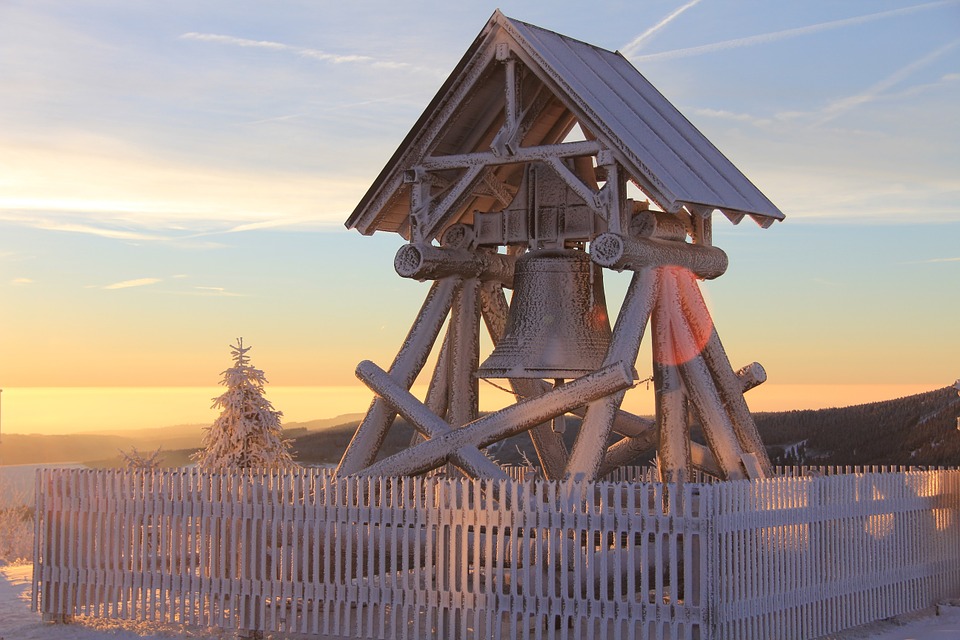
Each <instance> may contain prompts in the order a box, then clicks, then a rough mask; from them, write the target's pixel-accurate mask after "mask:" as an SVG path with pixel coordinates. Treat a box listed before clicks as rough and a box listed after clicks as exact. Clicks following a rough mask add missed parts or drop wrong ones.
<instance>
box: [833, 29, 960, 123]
mask: <svg viewBox="0 0 960 640" xmlns="http://www.w3.org/2000/svg"><path fill="white" fill-rule="evenodd" d="M958 44H960V40H954V41H953V42H950V43H948V44H946V45H944V46H942V47H940V48H939V49H936V50H935V51H931V52H930V53H928V54H927V55H925V56H923V57H922V58H920V59H919V60H915V61H914V62H911V63H910V64H908V65H907V66H905V67H903V68H901V69H898V70H897V71H895V72H894V73H892V74H890V75H889V76H887V77H886V78H884V79H883V80H881V81H880V82H878V83H876V84H875V85H873V86H872V87H870V88H869V89H867V90H866V91H864V92H863V93H860V94H857V95H855V96H849V97H847V98H844V99H843V100H837V101H836V102H834V103H832V104H831V105H829V106H828V107H827V108H826V109H824V117H823V118H821V119H820V120H818V121H817V123H816V124H818V125H820V124H823V123H824V122H828V121H830V120H833V119H834V118H836V117H838V116H840V115H842V114H844V113H846V112H847V111H849V110H850V109H853V108H855V107H858V106H860V105H862V104H866V103H867V102H872V101H873V100H876V98H877V96H879V95H881V94H882V93H883V92H884V91H886V90H887V89H889V88H890V87H892V86H894V85H896V84H899V83H900V82H903V81H904V80H906V79H907V78H909V77H910V76H912V75H913V74H914V73H916V72H917V71H919V70H920V69H922V68H923V67H925V66H927V65H928V64H930V63H931V62H933V61H934V60H936V59H937V58H940V57H942V56H943V55H944V54H945V53H947V52H948V51H950V50H951V49H953V48H954V47H956V46H957V45H958Z"/></svg>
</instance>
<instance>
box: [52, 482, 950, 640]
mask: <svg viewBox="0 0 960 640" xmlns="http://www.w3.org/2000/svg"><path fill="white" fill-rule="evenodd" d="M36 524H37V543H36V544H37V556H36V557H37V562H36V565H35V567H36V568H35V576H34V581H35V585H34V594H35V606H37V607H38V608H39V609H40V610H41V611H42V612H44V613H45V614H47V615H49V616H52V617H55V618H56V617H62V616H70V615H75V614H86V615H96V616H104V617H111V618H134V619H145V620H155V621H158V622H181V623H186V624H191V625H206V626H217V627H224V628H242V629H260V630H264V631H280V632H299V633H307V634H323V635H332V636H344V637H358V638H393V637H398V638H421V637H436V638H517V637H535V638H577V637H589V635H595V636H596V637H625V638H640V637H643V638H646V637H652V638H670V639H672V638H677V639H680V638H683V639H695V638H696V639H700V640H709V639H712V638H717V639H720V638H738V639H739V638H746V639H749V638H772V637H777V638H810V637H817V636H819V635H823V634H827V633H831V632H833V631H836V630H839V629H843V628H846V627H850V626H853V625H856V624H861V623H863V622H868V621H870V620H876V619H879V618H883V617H887V616H890V615H895V614H899V613H904V612H908V611H911V610H916V609H920V608H923V607H927V606H930V605H932V604H934V603H935V602H936V601H937V600H938V599H941V598H946V597H956V596H957V595H960V471H928V472H905V473H890V474H860V475H837V476H831V475H828V473H824V475H814V476H805V477H792V478H791V477H783V478H774V479H771V480H763V481H741V482H725V483H716V484H687V485H686V486H683V487H678V486H674V485H662V484H659V483H626V482H621V483H595V484H578V485H564V484H561V483H547V482H515V481H504V482H499V481H496V482H494V481H474V480H468V479H456V480H454V479H447V478H443V477H432V478H400V479H386V478H376V479H347V480H343V479H341V480H338V481H336V482H334V479H333V478H332V477H331V475H330V473H329V472H322V471H312V470H301V471H296V472H284V473H276V474H253V473H244V474H236V475H229V474H227V475H211V474H203V473H200V472H197V471H192V470H176V471H171V470H167V471H159V472H153V473H150V472H131V471H83V470H47V471H43V472H40V473H39V474H38V508H37V521H36Z"/></svg>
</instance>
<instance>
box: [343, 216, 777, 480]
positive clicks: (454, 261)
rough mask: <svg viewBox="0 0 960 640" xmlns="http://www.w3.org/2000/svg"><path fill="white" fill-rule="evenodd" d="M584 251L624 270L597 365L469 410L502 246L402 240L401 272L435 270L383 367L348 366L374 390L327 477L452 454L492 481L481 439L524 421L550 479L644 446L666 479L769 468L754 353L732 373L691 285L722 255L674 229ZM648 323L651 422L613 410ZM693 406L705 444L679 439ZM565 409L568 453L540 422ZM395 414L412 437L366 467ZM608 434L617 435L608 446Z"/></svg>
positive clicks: (711, 272) (715, 271) (493, 438)
mask: <svg viewBox="0 0 960 640" xmlns="http://www.w3.org/2000/svg"><path fill="white" fill-rule="evenodd" d="M491 256H493V257H491ZM591 256H592V259H593V260H594V262H597V263H598V264H600V265H601V266H605V267H610V268H615V269H626V270H631V271H634V275H633V278H632V280H631V283H630V285H629V288H628V290H627V294H626V297H625V299H624V302H623V305H622V307H621V309H620V313H619V315H618V317H617V321H616V324H615V326H614V328H613V334H612V337H611V341H610V346H609V349H608V352H607V354H606V357H605V360H604V363H603V366H602V367H601V368H600V369H598V370H597V371H595V372H593V373H590V374H588V375H585V376H583V377H581V378H577V379H576V380H572V381H569V382H567V383H566V384H563V385H560V386H558V387H556V388H554V387H552V385H550V384H549V383H548V382H546V381H543V380H523V379H520V380H511V381H510V384H511V385H512V386H513V390H514V392H515V393H516V395H517V396H518V397H519V398H521V399H520V400H519V401H518V402H517V403H516V404H514V405H511V406H508V407H506V408H504V409H501V410H500V411H498V412H496V413H493V414H490V415H488V416H485V417H482V418H480V417H478V414H479V412H478V406H477V397H478V389H477V378H476V376H475V375H474V374H475V372H476V369H477V365H478V359H479V354H478V349H479V334H478V332H479V319H480V318H481V317H482V318H483V320H484V322H485V324H486V325H487V329H488V332H489V334H490V336H491V339H492V341H493V343H494V345H496V343H497V342H498V341H499V340H500V339H501V338H502V336H503V332H504V326H505V324H506V318H507V313H508V311H509V307H508V304H507V301H506V298H505V296H504V294H503V290H502V285H503V283H505V282H508V281H509V279H510V273H509V271H510V269H509V267H510V266H511V265H512V256H510V257H504V255H503V254H490V253H486V252H483V251H478V252H477V253H475V254H472V253H470V252H469V251H468V250H466V249H465V248H464V247H462V246H460V247H454V248H451V249H450V250H445V249H443V248H430V249H426V250H423V251H420V250H419V249H418V250H417V251H414V250H412V249H404V250H401V254H398V259H399V258H401V257H402V258H403V261H402V264H401V265H399V266H398V268H397V270H398V272H401V273H402V272H404V270H406V271H409V272H410V273H415V274H419V276H420V277H423V276H424V274H429V277H433V278H436V280H435V282H434V284H433V286H432V287H431V290H430V293H429V294H428V296H427V299H426V300H425V302H424V304H423V307H422V308H421V310H420V313H419V315H418V316H417V320H416V321H415V323H414V325H413V327H411V329H410V332H409V334H408V336H407V339H406V341H405V342H404V345H403V347H402V348H401V350H400V352H399V353H398V354H397V356H396V358H395V359H394V362H393V364H392V366H391V367H390V370H389V372H386V371H383V370H382V369H380V368H379V367H377V366H376V365H375V364H373V363H371V362H362V363H361V364H360V365H359V366H358V367H357V375H358V377H360V378H361V379H362V380H363V381H364V383H365V384H367V385H368V386H369V387H370V388H371V389H372V390H373V391H374V393H375V394H376V397H375V399H374V401H373V403H372V404H371V406H370V410H369V411H368V412H367V415H366V417H365V418H364V420H363V422H361V424H360V426H359V427H358V429H357V432H356V434H355V435H354V438H353V440H352V441H351V443H350V445H349V446H348V447H347V450H346V452H345V453H344V456H343V458H342V459H341V462H340V465H339V467H338V469H337V475H340V476H344V475H351V474H357V473H363V474H377V475H409V474H416V473H422V472H424V471H427V470H430V469H433V468H436V467H439V466H441V465H443V464H445V463H447V462H449V463H451V464H453V465H454V466H456V467H458V468H459V469H461V470H462V471H463V472H464V473H465V474H467V475H469V476H473V477H492V478H503V477H506V474H505V473H504V471H503V470H502V469H501V468H500V467H499V466H498V465H497V464H496V463H494V462H493V461H492V460H490V459H489V458H487V456H486V455H485V454H484V453H483V452H482V451H481V449H482V448H484V447H486V446H488V445H490V444H492V443H494V442H497V441H499V440H502V439H504V438H507V437H510V436H512V435H515V434H517V433H521V432H523V431H529V432H530V434H531V438H532V440H533V442H534V445H535V448H536V450H537V454H538V457H539V458H540V462H541V465H542V467H543V471H544V475H545V477H547V478H551V479H561V478H567V479H587V480H592V479H596V478H598V477H600V476H602V475H603V474H605V473H607V472H608V471H610V470H611V469H613V468H615V467H617V466H620V465H623V464H628V463H630V462H632V461H633V460H634V459H635V458H636V457H637V456H638V455H640V454H643V453H646V452H648V451H649V450H650V449H651V448H653V447H655V446H658V448H659V455H660V468H661V475H662V479H663V480H665V481H683V480H685V479H687V478H689V477H690V472H691V471H692V469H693V468H694V467H699V468H701V469H705V470H708V471H710V472H712V473H715V474H717V475H720V476H721V477H725V478H729V479H736V478H744V477H757V476H766V475H768V474H769V473H770V462H769V460H768V458H767V456H766V453H765V450H764V448H763V444H762V442H761V441H760V437H759V435H758V433H757V429H756V426H755V424H754V422H753V419H752V417H751V416H750V412H749V410H748V408H747V405H746V403H745V401H744V399H743V393H744V392H745V391H746V390H747V389H749V388H751V387H752V386H755V385H756V384H758V383H759V382H762V381H763V379H764V378H765V374H764V373H763V370H762V367H760V366H759V365H756V364H755V363H754V364H753V365H751V366H749V367H745V368H744V369H742V370H741V371H740V372H738V373H737V372H734V371H733V369H732V368H731V366H730V363H729V360H728V359H727V355H726V353H725V351H724V349H723V345H722V344H721V342H720V338H719V336H718V334H717V332H716V329H715V328H714V326H713V322H712V320H711V318H710V315H709V312H708V311H707V307H706V304H705V303H704V300H703V296H702V294H701V292H700V289H699V286H698V285H697V283H696V279H697V278H698V277H705V278H713V277H716V276H718V275H719V274H721V273H723V271H724V270H725V269H726V255H725V254H724V253H723V252H722V251H720V250H719V249H716V248H715V247H711V246H706V245H691V244H687V243H686V242H683V241H682V240H678V239H662V238H631V237H626V236H621V235H618V234H612V233H608V234H603V235H601V236H599V237H598V238H597V239H595V241H594V242H593V243H592V244H591ZM448 315H449V316H450V318H451V319H450V323H449V326H448V328H447V332H446V335H445V337H444V340H443V343H442V346H441V349H440V355H439V359H438V361H437V365H436V368H435V369H434V371H433V375H432V377H431V382H430V387H429V391H428V393H427V397H426V399H425V401H424V402H420V401H419V400H417V399H416V398H415V397H414V396H413V395H411V394H410V392H409V388H410V386H411V385H412V384H413V381H414V380H415V379H416V377H417V375H418V374H419V372H420V370H421V369H422V367H423V366H424V364H425V362H426V360H427V358H428V356H429V354H430V351H431V349H432V348H433V346H434V344H435V342H436V340H437V338H438V336H439V334H440V331H441V329H442V326H443V323H444V322H445V319H446V317H447V316H448ZM648 324H650V326H651V333H652V334H653V335H652V340H653V357H654V364H653V367H654V387H655V390H656V411H657V417H656V420H655V421H650V420H647V419H644V418H640V417H638V416H634V415H632V414H630V413H627V412H625V411H623V410H621V409H620V405H621V402H622V400H623V396H624V392H625V390H626V389H627V388H628V387H629V386H630V385H631V384H632V372H633V364H634V363H635V362H636V359H637V355H638V352H639V348H640V343H641V341H642V339H643V337H644V333H645V330H646V327H647V325H648ZM690 409H692V412H693V413H694V414H695V415H696V416H697V418H699V422H700V424H701V425H702V427H703V432H704V436H705V438H706V440H707V446H703V445H699V444H697V443H694V442H691V440H690V433H689V420H688V416H689V414H690ZM568 412H571V413H575V414H577V415H579V416H581V417H582V423H581V426H580V430H579V432H578V434H577V437H576V440H575V442H574V445H573V447H572V449H571V450H570V451H569V452H568V451H567V448H566V446H565V445H564V443H563V440H562V439H561V437H560V435H559V434H558V433H556V432H555V431H554V429H553V428H552V427H551V424H550V421H551V420H552V419H554V418H556V417H557V416H562V415H563V414H565V413H568ZM397 413H399V414H400V415H402V416H403V417H404V418H405V419H406V420H407V421H408V422H410V424H412V425H413V426H414V427H415V429H416V430H417V432H418V433H419V437H418V438H416V440H415V441H414V442H412V443H411V446H410V447H409V448H408V449H406V450H404V451H401V452H399V453H397V454H395V455H393V456H390V457H388V458H386V459H383V460H381V461H379V462H376V463H375V462H374V460H375V458H376V456H377V453H378V452H379V450H380V447H381V445H382V443H383V440H384V437H385V436H386V433H387V431H388V429H389V428H390V426H391V424H392V423H393V421H394V419H395V417H396V415H397ZM611 431H614V432H617V433H619V434H621V435H622V436H624V437H623V439H622V440H620V441H619V442H617V443H616V444H614V445H612V446H611V447H609V448H607V446H606V443H607V441H608V438H609V436H610V433H611ZM421 437H422V438H424V439H425V441H423V442H420V441H419V440H420V438H421Z"/></svg>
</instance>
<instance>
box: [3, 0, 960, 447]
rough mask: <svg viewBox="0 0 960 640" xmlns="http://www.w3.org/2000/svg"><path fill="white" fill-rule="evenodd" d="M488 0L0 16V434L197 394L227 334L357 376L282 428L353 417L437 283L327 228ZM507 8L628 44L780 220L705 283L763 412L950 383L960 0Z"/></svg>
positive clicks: (296, 378)
mask: <svg viewBox="0 0 960 640" xmlns="http://www.w3.org/2000/svg"><path fill="white" fill-rule="evenodd" d="M495 8H498V6H497V5H495V4H484V3H453V2H449V3H437V2H404V3H394V2H363V1H358V2H350V3H333V2H325V1H312V2H307V1H285V2H272V3H263V2H252V1H244V0H240V1H230V2H226V1H217V0H213V1H209V2H203V3H197V2H192V1H191V2H186V1H183V0H170V1H169V2H163V3H153V2H141V1H134V2H131V1H129V0H122V1H121V0H72V1H70V2H66V1H63V0H61V1H47V0H3V1H2V2H0V78H2V82H0V388H3V389H4V393H3V394H2V400H3V419H4V423H3V428H4V429H5V430H7V431H16V430H18V428H19V429H20V430H23V429H26V428H27V427H26V425H27V424H28V423H30V419H31V418H30V416H31V415H32V414H33V413H34V412H35V410H36V409H37V407H39V406H40V405H37V404H32V405H31V404H30V403H29V402H26V400H24V402H26V404H23V405H21V406H20V408H19V409H18V408H17V405H18V402H17V401H18V398H20V399H24V398H26V396H25V395H23V394H24V393H25V392H26V390H29V389H33V390H34V391H33V393H36V391H35V390H36V389H38V388H62V387H73V388H77V387H81V388H100V392H101V395H100V396H97V397H98V398H100V399H99V400H98V401H97V402H98V403H99V404H98V406H99V407H100V408H99V409H91V411H94V412H95V413H97V412H99V413H100V414H107V413H110V407H111V400H110V397H111V396H110V395H109V393H108V392H107V391H105V390H109V389H116V388H119V387H125V388H133V387H150V388H155V387H160V388H174V387H176V388H183V387H204V388H213V387H215V386H216V384H217V382H218V381H219V373H220V372H221V371H222V370H223V369H225V368H226V367H227V366H229V363H230V356H229V349H228V345H229V344H231V343H232V342H234V340H235V339H236V338H237V337H239V336H243V338H244V342H245V343H246V344H249V345H252V346H253V350H252V351H251V352H250V355H251V357H252V360H253V363H254V364H255V365H256V366H258V367H259V368H261V369H263V370H264V371H266V373H267V377H268V379H269V380H270V383H271V386H273V385H275V386H277V387H278V388H304V387H327V388H340V389H344V390H345V391H344V392H343V394H341V395H342V398H343V399H344V400H343V401H342V402H339V403H338V402H335V401H333V400H330V399H329V397H327V399H326V400H324V403H323V404H322V406H321V409H314V408H311V409H309V410H305V411H310V412H315V411H317V410H320V411H322V415H315V416H313V415H307V414H306V413H305V414H304V415H299V414H298V415H297V416H296V417H297V418H298V419H309V418H311V417H313V418H320V417H327V416H328V415H335V414H337V413H344V412H347V411H351V410H352V411H362V410H364V408H365V406H366V400H364V399H363V397H368V395H365V394H366V392H365V390H364V389H363V388H362V387H360V386H359V383H358V382H357V381H356V380H355V378H354V374H353V370H354V368H355V366H356V364H357V362H359V361H360V360H364V359H370V360H373V361H374V362H377V363H378V364H380V365H381V366H383V367H385V368H386V367H388V366H389V364H390V362H391V360H392V358H393V356H394V354H395V353H396V351H397V349H398V348H399V346H400V344H401V342H402V340H403V337H404V335H405V334H406V332H407V330H408V329H409V326H410V323H411V322H412V320H413V318H414V316H415V314H416V311H417V309H418V308H419V306H420V304H421V302H422V300H423V297H424V295H425V293H426V290H427V286H428V285H426V284H422V283H417V282H412V281H408V280H404V279H402V278H400V277H398V276H397V275H396V274H395V272H394V271H393V266H392V265H393V256H394V254H395V252H396V250H397V249H398V248H399V247H400V246H401V244H402V243H403V240H402V238H400V237H399V236H396V235H393V234H376V235H374V236H372V237H364V236H361V235H360V234H358V233H356V232H354V231H349V232H348V231H346V230H345V228H344V226H343V222H344V221H345V220H346V219H347V217H348V216H349V214H350V212H351V211H352V210H353V208H354V207H355V206H356V204H357V202H358V201H359V199H360V198H361V197H362V195H363V193H364V192H365V190H366V189H367V187H368V186H369V185H370V184H371V183H372V181H373V180H374V178H375V177H376V176H377V174H378V173H379V171H380V170H381V168H382V167H383V165H384V164H385V163H386V162H387V160H388V159H389V158H390V156H391V155H392V153H393V151H394V150H395V149H396V148H397V146H398V145H399V144H400V142H401V140H402V139H403V137H404V136H405V134H406V133H407V132H408V131H409V129H410V128H411V127H412V126H413V124H414V122H415V121H416V119H417V118H418V116H419V115H420V113H421V112H422V110H423V109H424V108H425V107H426V105H427V104H428V103H429V101H430V99H431V98H432V97H433V95H434V93H435V92H436V91H437V89H438V88H439V86H440V84H441V83H442V82H443V80H444V79H445V78H446V76H447V75H448V74H449V72H450V71H451V70H452V69H453V67H454V66H455V65H456V63H457V61H458V60H459V59H460V56H461V55H462V54H463V52H464V51H465V50H466V49H467V47H468V46H469V45H470V43H471V42H472V41H473V39H474V38H475V37H476V35H477V33H479V31H480V30H481V28H482V27H483V26H484V24H485V23H486V21H487V19H488V18H489V17H490V15H491V13H492V12H493V10H494V9H495ZM499 9H500V10H501V11H502V12H503V13H505V14H506V15H508V16H510V17H513V18H516V19H519V20H523V21H525V22H530V23H533V24H536V25H539V26H542V27H544V28H548V29H551V30H553V31H557V32H559V33H563V34H565V35H569V36H571V37H574V38H577V39H579V40H584V41H587V42H590V43H591V44H594V45H597V46H600V47H604V48H607V49H610V50H619V51H620V52H621V53H623V55H625V56H626V57H627V58H628V59H629V60H630V61H631V62H632V63H633V64H634V65H635V66H636V67H637V68H638V69H639V70H640V72H641V73H642V74H644V75H645V76H646V77H647V78H648V79H649V80H650V81H651V82H652V83H653V84H654V85H655V86H656V87H657V88H658V89H659V90H660V91H661V92H662V93H663V94H664V95H665V96H666V97H667V98H668V99H669V100H670V101H671V102H673V103H674V104H675V105H676V106H677V107H678V108H679V109H680V111H681V112H682V113H684V114H685V115H686V116H687V118H688V119H690V120H691V121H692V122H693V123H694V124H695V125H696V126H697V127H698V128H699V129H700V130H701V131H702V132H703V133H704V134H705V135H706V136H707V138H708V139H710V140H711V141H712V142H713V143H714V144H715V145H716V146H717V147H718V148H719V149H720V150H721V151H722V152H723V153H724V154H725V155H727V156H728V157H729V158H730V159H731V160H732V161H733V162H734V164H735V165H737V166H738V167H739V168H740V169H741V170H742V171H743V172H744V173H745V174H746V175H747V176H748V177H749V178H750V179H751V180H752V181H753V182H754V183H755V184H756V185H757V186H758V187H759V188H760V189H761V190H762V191H763V192H764V193H765V194H766V195H767V196H768V197H769V198H770V199H771V200H772V201H773V202H774V203H775V204H776V205H777V206H778V207H779V208H780V209H781V210H782V211H783V212H784V213H785V215H786V219H785V221H783V222H778V223H776V224H774V225H773V226H772V227H771V228H769V229H760V228H759V227H758V226H756V225H755V224H754V223H753V222H752V221H750V220H749V219H747V220H745V221H744V222H742V223H741V224H740V225H737V226H734V225H732V224H730V223H729V222H728V221H727V220H726V219H725V218H723V216H720V215H719V214H715V215H716V216H717V217H716V219H715V225H714V243H715V244H716V245H717V246H719V247H721V248H722V249H724V250H725V251H726V252H727V254H728V256H729V257H730V267H729V269H728V271H727V273H726V274H725V275H724V276H723V277H721V278H719V279H717V280H715V281H711V282H708V283H706V284H704V290H705V292H706V295H707V297H708V300H709V303H710V305H711V308H712V311H713V314H714V320H715V323H716V326H717V328H718V331H719V333H720V336H721V338H722V340H723V343H724V345H725V347H726V349H727V352H728V354H729V355H730V357H731V361H732V363H733V364H734V366H740V365H742V364H747V363H749V362H752V361H758V362H760V363H761V364H762V365H763V366H764V367H765V369H766V371H767V374H768V382H767V384H765V385H764V386H762V387H760V388H759V389H757V390H755V391H752V392H751V395H749V396H748V401H749V402H750V403H751V406H753V407H754V408H755V409H761V410H762V409H774V408H776V409H788V408H802V407H812V406H829V405H834V406H836V405H838V404H839V405H842V404H853V403H855V402H865V401H869V400H875V399H881V398H884V397H896V396H897V395H906V394H907V393H914V392H917V391H920V390H925V389H934V388H940V387H944V386H947V385H949V384H951V383H952V382H953V381H954V380H955V379H956V378H958V377H960V336H958V333H957V322H956V318H957V317H960V294H958V291H960V284H958V283H960V205H958V204H957V202H958V196H960V151H958V149H960V126H958V125H957V116H956V114H957V113H958V112H960V1H958V0H946V1H936V2H914V1H887V0H844V1H840V2H838V1H834V0H829V1H828V0H808V1H806V2H803V3H773V2H767V1H761V0H756V1H751V0H743V1H734V0H686V1H684V0H678V1H677V0H645V1H642V2H637V1H631V2H604V1H598V2H593V3H583V2H565V1H558V2H519V1H517V2H503V3H501V4H500V5H499ZM607 285H608V288H609V289H610V291H611V292H612V293H610V294H609V298H610V301H611V303H612V304H611V306H614V307H615V303H616V301H617V300H618V297H617V295H618V294H617V292H618V291H619V292H621V295H622V291H623V289H624V288H625V280H624V278H623V277H619V278H618V277H616V275H613V276H611V277H610V278H608V279H607ZM611 313H612V314H614V313H615V310H614V311H612V312H611ZM637 368H638V372H639V373H640V375H641V377H645V376H646V375H649V373H650V364H649V357H647V359H646V360H644V355H643V353H642V354H641V359H640V360H639V361H638V366H637ZM268 389H269V388H268ZM104 394H105V395H104ZM334 395H337V394H334ZM651 395H652V394H651ZM348 396H349V398H350V400H349V401H347V400H346V398H347V397H348ZM91 397H92V396H91ZM207 397H208V396H207ZM61 398H62V397H61ZM357 398H359V399H357ZM43 402H46V403H47V405H49V404H50V403H51V402H53V403H54V404H58V403H60V402H64V406H62V409H63V411H64V412H65V413H64V415H67V414H68V413H69V411H70V410H71V406H70V405H69V403H67V402H65V401H62V400H59V401H56V402H54V401H51V400H45V401H43ZM114 406H115V407H119V403H116V404H115V405H114ZM46 408H47V409H50V407H49V406H47V407H46ZM279 408H281V409H282V408H283V407H279ZM203 410H204V411H207V410H208V407H207V404H206V403H204V406H203ZM119 411H120V410H119V409H116V412H119ZM157 411H160V410H159V409H157ZM74 414H76V409H75V405H74ZM158 416H159V414H158ZM74 418H76V415H74ZM77 419H79V418H77ZM155 419H159V417H157V418H155ZM18 421H19V422H18Z"/></svg>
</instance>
